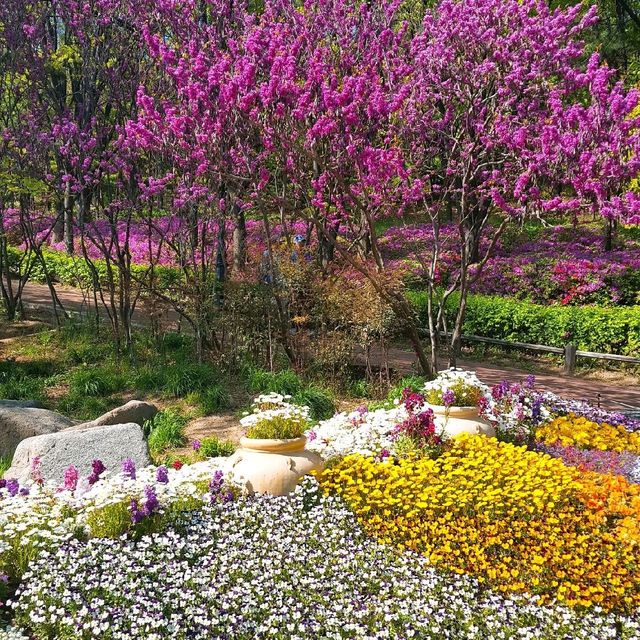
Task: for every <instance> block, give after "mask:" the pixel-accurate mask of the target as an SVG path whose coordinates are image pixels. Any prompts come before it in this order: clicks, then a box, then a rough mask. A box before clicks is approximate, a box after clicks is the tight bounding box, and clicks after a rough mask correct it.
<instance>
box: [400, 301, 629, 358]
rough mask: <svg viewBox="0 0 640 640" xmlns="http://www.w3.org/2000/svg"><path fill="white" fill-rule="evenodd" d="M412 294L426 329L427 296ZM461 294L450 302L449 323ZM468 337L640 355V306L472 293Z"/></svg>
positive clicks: (469, 304) (466, 326)
mask: <svg viewBox="0 0 640 640" xmlns="http://www.w3.org/2000/svg"><path fill="white" fill-rule="evenodd" d="M409 298H410V300H411V301H412V303H413V304H414V306H415V308H416V311H417V312H418V315H419V318H420V321H421V325H422V326H423V327H426V326H427V325H428V322H427V307H426V295H425V294H423V293H422V292H415V291H413V292H410V293H409ZM457 302H458V298H457V297H455V296H452V298H451V299H450V301H449V304H448V306H447V315H448V316H449V321H450V322H452V321H453V314H454V312H455V309H456V306H457ZM462 330H463V333H464V334H467V335H479V336H484V337H488V338H497V339H500V340H508V341H514V342H527V343H531V344H543V345H547V346H551V347H563V346H564V345H565V344H567V343H569V342H571V343H573V344H575V345H576V346H577V347H578V349H580V350H583V351H596V352H600V353H618V354H621V355H629V356H636V357H640V307H637V306H636V307H602V306H595V305H591V306H582V307H573V306H560V305H539V304H533V303H531V302H526V301H522V300H515V299H513V298H501V297H499V296H484V295H470V296H469V300H468V303H467V313H466V316H465V320H464V324H463V327H462Z"/></svg>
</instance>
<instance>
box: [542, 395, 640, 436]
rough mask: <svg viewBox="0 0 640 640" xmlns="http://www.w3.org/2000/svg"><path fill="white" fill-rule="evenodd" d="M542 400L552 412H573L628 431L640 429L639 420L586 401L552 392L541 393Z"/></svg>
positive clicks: (561, 413)
mask: <svg viewBox="0 0 640 640" xmlns="http://www.w3.org/2000/svg"><path fill="white" fill-rule="evenodd" d="M543 402H544V404H545V405H546V406H547V407H548V408H549V411H551V412H552V413H554V414H557V415H568V414H570V413H573V414H574V415H576V416H581V417H583V418H586V419H587V420H591V421H592V422H599V423H600V422H606V423H607V424H612V425H621V426H623V427H624V428H625V429H627V430H629V431H640V420H638V419H637V418H632V417H630V416H627V415H625V414H624V413H619V412H615V411H607V410H605V409H601V408H599V407H596V406H594V405H592V404H589V403H588V402H583V401H580V400H566V399H564V398H561V397H559V396H556V395H555V394H552V393H546V394H544V395H543Z"/></svg>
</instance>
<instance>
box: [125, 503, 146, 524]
mask: <svg viewBox="0 0 640 640" xmlns="http://www.w3.org/2000/svg"><path fill="white" fill-rule="evenodd" d="M129 509H130V510H131V522H133V524H138V523H139V522H142V521H143V520H144V518H145V516H146V514H145V512H144V507H141V506H140V505H139V504H138V501H137V500H136V499H135V498H133V499H132V500H131V506H130V507H129Z"/></svg>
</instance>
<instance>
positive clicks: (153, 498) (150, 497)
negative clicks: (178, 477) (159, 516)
mask: <svg viewBox="0 0 640 640" xmlns="http://www.w3.org/2000/svg"><path fill="white" fill-rule="evenodd" d="M159 508H160V501H159V500H158V496H157V495H156V491H155V489H154V488H153V487H150V486H146V487H145V488H144V510H145V512H146V514H147V515H151V514H152V513H155V512H156V511H157V510H158V509H159Z"/></svg>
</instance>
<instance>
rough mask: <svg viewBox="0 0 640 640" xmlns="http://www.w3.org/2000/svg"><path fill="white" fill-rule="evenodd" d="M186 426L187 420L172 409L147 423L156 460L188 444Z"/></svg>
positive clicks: (146, 426)
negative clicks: (165, 453) (166, 452)
mask: <svg viewBox="0 0 640 640" xmlns="http://www.w3.org/2000/svg"><path fill="white" fill-rule="evenodd" d="M186 424H187V419H186V418H185V417H184V416H182V415H180V414H179V413H178V412H177V411H174V410H171V409H166V410H164V411H160V412H159V413H158V414H157V415H156V416H155V417H154V418H153V420H149V421H148V422H146V423H145V431H147V433H148V434H149V437H148V443H149V451H150V453H151V455H152V456H153V457H154V458H156V457H158V456H160V455H162V454H163V453H164V452H165V451H167V450H168V449H172V448H176V447H182V446H184V445H185V444H186V442H187V438H186V436H185V434H184V428H185V426H186Z"/></svg>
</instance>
